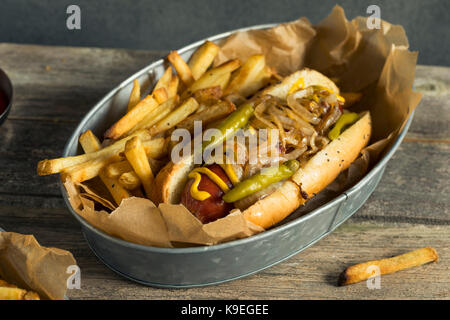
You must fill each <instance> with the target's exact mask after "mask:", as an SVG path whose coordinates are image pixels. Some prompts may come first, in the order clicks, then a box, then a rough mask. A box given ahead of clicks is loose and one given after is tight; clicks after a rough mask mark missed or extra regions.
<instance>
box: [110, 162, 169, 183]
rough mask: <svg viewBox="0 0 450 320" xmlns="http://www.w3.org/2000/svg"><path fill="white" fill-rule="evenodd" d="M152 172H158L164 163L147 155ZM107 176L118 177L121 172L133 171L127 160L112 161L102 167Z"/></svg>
mask: <svg viewBox="0 0 450 320" xmlns="http://www.w3.org/2000/svg"><path fill="white" fill-rule="evenodd" d="M147 159H148V162H149V164H150V168H151V169H152V172H154V173H156V172H158V171H159V170H160V169H161V168H162V167H163V166H164V164H165V162H164V161H161V160H156V159H152V158H150V157H147ZM104 171H105V174H106V175H107V176H108V177H109V178H119V177H120V176H121V175H122V174H123V173H125V172H130V171H133V168H132V167H131V164H130V163H129V162H128V161H127V160H123V161H118V162H113V163H111V164H110V165H108V166H106V168H105V169H104Z"/></svg>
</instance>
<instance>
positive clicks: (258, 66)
mask: <svg viewBox="0 0 450 320" xmlns="http://www.w3.org/2000/svg"><path fill="white" fill-rule="evenodd" d="M236 72H237V74H236V76H234V77H233V80H231V82H230V84H229V85H228V87H227V88H226V90H225V92H224V94H225V95H227V94H230V93H237V94H239V95H241V96H243V97H248V96H250V95H252V94H254V93H255V92H256V91H258V90H259V89H261V88H262V87H264V86H265V85H267V83H268V82H269V79H270V76H271V72H270V68H268V67H267V66H266V59H265V58H264V55H260V54H258V55H254V56H251V57H250V58H248V60H247V61H246V62H245V63H244V64H243V65H242V67H241V68H240V69H239V70H238V71H236Z"/></svg>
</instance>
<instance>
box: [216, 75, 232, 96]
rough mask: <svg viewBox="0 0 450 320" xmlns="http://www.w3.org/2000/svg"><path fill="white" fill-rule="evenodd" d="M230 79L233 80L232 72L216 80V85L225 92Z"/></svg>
mask: <svg viewBox="0 0 450 320" xmlns="http://www.w3.org/2000/svg"><path fill="white" fill-rule="evenodd" d="M230 79H231V72H230V73H225V74H222V75H221V76H219V77H217V78H216V81H215V85H216V86H219V87H220V88H221V89H222V91H224V90H225V88H226V87H228V84H229V83H230Z"/></svg>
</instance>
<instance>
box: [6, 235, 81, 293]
mask: <svg viewBox="0 0 450 320" xmlns="http://www.w3.org/2000/svg"><path fill="white" fill-rule="evenodd" d="M71 265H76V261H75V259H74V257H73V256H72V254H71V253H70V252H69V251H66V250H61V249H58V248H46V247H43V246H41V245H40V244H39V243H38V242H37V240H36V239H35V238H34V236H32V235H23V234H19V233H14V232H0V278H1V279H4V280H5V281H7V282H9V283H13V284H15V285H17V286H18V287H19V288H22V289H27V290H32V291H35V292H37V293H38V294H39V296H40V298H41V299H53V300H63V299H64V295H65V293H66V290H67V279H68V278H69V276H70V273H67V271H68V270H67V268H68V267H69V266H71Z"/></svg>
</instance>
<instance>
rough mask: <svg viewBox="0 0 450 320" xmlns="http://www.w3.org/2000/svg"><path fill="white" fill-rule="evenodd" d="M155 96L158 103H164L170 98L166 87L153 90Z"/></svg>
mask: <svg viewBox="0 0 450 320" xmlns="http://www.w3.org/2000/svg"><path fill="white" fill-rule="evenodd" d="M152 94H153V97H155V100H156V101H157V102H158V104H161V103H163V102H164V101H166V100H167V99H168V97H169V96H168V94H167V90H166V88H158V89H156V90H154V91H153V93H152Z"/></svg>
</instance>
